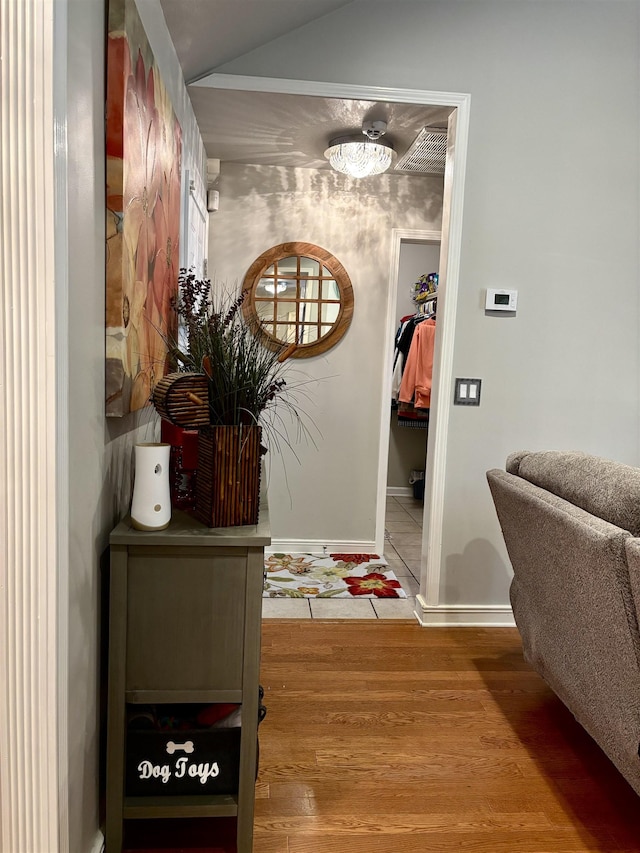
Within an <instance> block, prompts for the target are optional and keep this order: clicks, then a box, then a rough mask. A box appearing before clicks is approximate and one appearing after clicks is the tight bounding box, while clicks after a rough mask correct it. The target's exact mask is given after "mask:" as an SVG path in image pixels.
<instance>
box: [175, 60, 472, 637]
mask: <svg viewBox="0 0 640 853" xmlns="http://www.w3.org/2000/svg"><path fill="white" fill-rule="evenodd" d="M198 86H200V87H202V89H203V90H206V89H207V88H210V89H223V90H233V91H234V92H242V93H247V92H252V93H269V94H277V95H294V96H305V97H308V98H309V100H314V99H315V100H321V99H323V98H324V99H328V98H331V99H336V100H340V99H343V100H347V99H350V100H351V101H354V100H360V101H366V102H382V103H385V104H391V105H393V104H402V105H414V106H415V107H416V108H421V109H424V110H428V109H429V108H431V109H433V108H441V109H444V110H446V114H447V115H448V117H449V118H448V141H447V166H446V169H445V179H444V198H443V215H442V223H443V224H442V232H443V233H442V246H441V255H440V269H439V275H440V286H439V294H440V296H439V304H438V327H439V332H438V336H437V340H436V351H435V356H434V374H433V393H432V401H431V410H430V426H429V436H428V453H427V464H426V473H425V495H424V524H423V542H422V547H421V557H420V565H421V569H420V595H419V596H418V609H420V608H424V607H425V606H431V607H433V606H437V605H438V598H439V586H440V569H441V550H442V549H441V542H442V522H443V519H442V514H443V506H444V500H443V498H444V483H445V475H446V455H447V454H446V450H447V427H448V419H449V408H450V402H451V401H450V393H449V392H450V386H451V384H452V375H453V374H452V368H453V351H454V335H455V314H456V303H457V289H458V270H459V255H460V245H461V231H462V201H463V189H464V171H465V161H466V146H467V135H468V122H469V106H470V97H469V96H468V95H466V94H457V93H442V92H430V91H420V90H401V89H386V88H385V89H382V88H378V87H366V86H356V85H350V84H336V83H321V82H313V81H300V80H285V79H270V78H248V77H239V76H234V75H225V74H212V75H210V76H209V77H208V78H206V79H204V80H200V81H199V82H198ZM191 91H193V87H191ZM314 119H316V120H317V116H314ZM454 155H455V156H454ZM236 162H238V163H239V162H242V161H241V160H237V161H236ZM245 162H246V161H245ZM273 199H275V196H273V195H272V197H271V200H272V201H273ZM267 212H268V213H270V212H271V211H270V209H268V208H267ZM263 225H264V227H265V228H266V227H267V225H268V221H267V220H266V219H265V220H264V223H263ZM392 263H393V261H392ZM212 271H213V270H212ZM394 272H395V270H393V271H392V272H390V273H389V278H388V280H390V278H391V276H392V275H393V273H394ZM368 307H369V311H371V308H370V306H368ZM356 310H357V309H356ZM379 311H380V313H379V314H378V317H377V319H378V320H381V319H382V317H381V315H382V313H383V311H384V307H383V306H382V305H380V307H379ZM386 313H387V316H386V317H385V318H384V322H385V325H386V330H385V332H384V335H385V340H384V342H383V341H381V340H380V337H377V338H376V346H377V351H378V353H379V355H380V358H381V361H384V362H385V363H384V365H383V371H384V373H385V376H384V381H383V383H381V384H378V391H377V396H379V400H380V409H379V411H380V416H379V420H378V426H377V427H376V425H374V426H373V432H372V431H371V428H370V427H371V424H370V423H369V424H368V425H367V427H368V435H367V444H368V445H370V444H371V442H372V440H373V441H374V443H375V444H377V446H378V459H377V460H371V457H370V461H369V462H368V463H367V465H368V471H367V472H365V471H364V468H363V467H362V466H360V467H359V468H358V472H357V478H356V481H357V484H360V482H362V484H363V485H362V487H361V488H360V489H359V490H358V498H360V496H364V500H365V501H366V511H365V512H360V515H358V517H357V521H358V525H359V527H358V530H359V531H363V532H364V535H358V536H352V537H351V538H349V537H348V536H343V537H342V539H343V540H345V541H344V542H342V541H341V542H340V544H344V547H343V548H342V549H341V550H350V551H355V550H362V551H365V550H369V551H375V552H376V553H381V552H383V550H384V531H385V524H384V515H385V503H386V488H387V472H388V468H389V401H388V396H387V394H386V393H383V388H388V387H390V379H391V363H390V362H391V353H392V350H393V338H394V335H395V330H396V329H395V316H392V314H391V311H390V309H389V308H387V312H386ZM380 344H383V346H380ZM378 381H379V380H378ZM333 405H334V406H335V403H334V404H333ZM334 420H339V419H336V418H334ZM330 428H333V425H330ZM376 430H377V437H376V438H375V439H373V436H374V434H375V432H376ZM343 433H344V430H343ZM374 452H375V451H374ZM345 458H349V460H350V462H351V461H355V460H351V458H350V457H345ZM337 464H338V463H337V462H336V461H335V460H334V459H331V460H329V465H328V468H327V470H326V471H323V472H322V476H323V477H324V478H325V479H327V478H330V477H331V471H332V466H333V467H335V466H336V465H337ZM363 464H364V463H363ZM294 474H295V472H294ZM295 476H297V474H295ZM365 481H366V485H365ZM376 484H377V486H376ZM371 485H373V488H371ZM355 494H356V492H354V495H355ZM314 501H316V503H317V495H314V496H313V497H312V499H311V503H310V504H309V506H308V508H307V509H306V510H305V518H306V519H314V518H317V517H318V514H319V512H318V508H317V506H316V503H314ZM333 503H334V504H336V505H337V504H338V503H339V502H337V501H335V500H334V501H333ZM354 514H357V513H354ZM273 515H274V516H275V513H273ZM343 515H347V513H343ZM365 516H366V517H365ZM305 518H302V520H301V525H300V531H301V532H300V534H298V531H297V530H296V531H295V533H296V534H297V535H300V538H299V539H295V540H294V539H290V540H289V539H285V538H283V539H282V540H276V541H275V542H274V544H275V545H277V546H278V549H279V550H281V551H285V550H289V549H291V548H292V546H294V545H300V544H302V543H305V544H307V545H308V546H309V547H310V546H315V547H316V548H321V547H322V543H323V540H322V539H320V538H317V539H315V538H314V537H313V535H312V531H311V530H310V529H309V530H303V529H302V522H304V521H305ZM340 520H341V519H340ZM309 523H310V522H309ZM355 527H356V525H355V524H354V525H353V528H354V529H355ZM345 529H346V528H345ZM367 529H368V530H370V536H367V535H366V533H367ZM336 539H338V540H340V539H341V537H340V536H339V535H338V536H337V537H336ZM347 540H348V541H347ZM355 540H357V541H355ZM335 544H337V543H333V542H332V543H330V547H332V546H334V545H335ZM347 545H348V546H349V547H348V548H347ZM294 550H302V549H300V548H298V549H294ZM418 618H419V619H420V616H418ZM421 621H422V620H421Z"/></svg>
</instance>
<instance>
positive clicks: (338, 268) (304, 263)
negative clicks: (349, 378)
mask: <svg viewBox="0 0 640 853" xmlns="http://www.w3.org/2000/svg"><path fill="white" fill-rule="evenodd" d="M242 288H243V290H246V291H247V297H246V298H245V301H244V302H243V305H242V310H243V312H244V315H245V317H246V318H247V320H248V321H249V322H250V323H259V325H260V328H261V329H262V331H263V332H264V333H265V336H266V343H267V345H269V343H272V344H273V347H274V348H276V347H277V348H280V347H281V346H282V345H283V344H293V343H295V344H296V345H297V348H296V350H295V351H294V353H293V355H292V358H308V357H309V356H312V355H320V354H321V353H323V352H326V351H327V350H328V349H330V348H331V347H332V346H335V344H337V343H338V341H339V340H340V339H341V338H342V336H343V335H344V333H345V332H346V331H347V329H348V328H349V326H350V324H351V318H352V316H353V288H352V286H351V281H350V279H349V276H348V275H347V272H346V270H345V268H344V267H343V266H342V264H341V263H340V261H339V260H338V259H337V258H335V257H334V256H333V255H332V254H331V253H330V252H327V251H326V250H325V249H322V248H320V246H314V245H313V243H281V244H280V245H279V246H274V247H273V248H271V249H268V250H267V251H266V252H263V253H262V254H261V255H260V257H259V258H256V260H255V261H254V262H253V263H252V264H251V266H250V267H249V270H248V272H247V274H246V276H245V277H244V282H243V285H242Z"/></svg>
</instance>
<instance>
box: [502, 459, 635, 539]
mask: <svg viewBox="0 0 640 853" xmlns="http://www.w3.org/2000/svg"><path fill="white" fill-rule="evenodd" d="M507 470H508V471H509V472H510V473H511V474H516V475H518V476H519V477H522V478H523V479H525V480H528V481H529V482H530V483H533V484H534V485H536V486H539V487H540V488H542V489H546V490H547V491H549V492H551V493H552V494H554V495H558V496H559V497H561V498H564V500H566V501H569V502H570V503H572V504H575V505H576V506H579V507H580V508H581V509H584V510H586V511H587V512H590V513H591V514H592V515H595V516H597V517H598V518H602V519H604V520H605V521H608V522H610V523H611V524H615V525H616V526H617V527H621V528H622V529H623V530H628V531H629V532H630V533H631V534H632V535H633V536H640V468H633V467H631V466H630V465H623V464H622V463H621V462H612V461H610V460H609V459H602V458H601V457H599V456H591V455H590V454H588V453H582V452H581V451H577V450H574V451H560V450H547V451H538V452H532V453H529V452H526V451H520V452H518V453H512V454H511V455H510V456H509V458H508V459H507Z"/></svg>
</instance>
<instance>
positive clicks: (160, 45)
mask: <svg viewBox="0 0 640 853" xmlns="http://www.w3.org/2000/svg"><path fill="white" fill-rule="evenodd" d="M140 5H141V7H142V8H141V14H142V16H143V20H144V23H145V26H146V27H147V32H148V33H149V36H150V42H151V46H152V48H153V50H154V52H155V56H156V59H157V60H158V62H159V64H160V68H161V70H162V74H163V79H164V81H165V83H166V85H167V87H168V89H169V91H170V92H171V96H172V98H173V99H174V108H175V110H176V114H177V116H178V118H179V120H180V122H181V124H182V130H183V144H184V151H185V162H186V163H187V164H190V168H192V169H197V170H198V171H199V172H200V173H203V174H205V175H206V165H205V158H204V150H203V148H202V142H201V140H200V137H199V134H198V131H197V126H196V123H195V119H194V117H193V113H192V111H191V104H190V101H189V100H188V98H187V97H186V94H185V93H184V86H183V85H182V82H181V79H182V78H181V72H180V69H179V67H178V65H177V60H176V59H175V53H174V51H173V46H172V44H171V42H170V40H169V36H168V32H167V31H166V27H165V26H164V18H163V17H162V13H161V11H160V4H159V2H155V0H145V2H144V3H141V4H140ZM104 44H105V11H104V2H103V0H90V2H89V0H70V2H69V14H68V55H67V56H66V57H64V56H60V57H59V61H60V62H62V63H64V62H66V63H67V73H68V83H67V103H68V115H67V124H68V128H67V130H68V143H69V163H68V192H69V206H68V220H69V223H68V224H69V246H68V264H69V306H68V314H69V318H68V321H69V328H70V332H71V333H70V344H69V345H70V364H69V407H68V443H69V492H70V493H69V515H70V524H69V605H68V606H69V625H68V630H69V660H68V665H69V695H68V739H69V754H68V796H69V824H70V825H69V837H70V845H69V849H70V850H72V851H89V850H91V848H92V846H93V844H94V841H95V838H96V833H97V830H98V731H99V700H98V676H99V674H98V656H99V648H98V644H99V633H100V610H99V605H100V576H101V570H100V561H101V557H102V555H103V552H104V551H105V549H106V546H107V543H108V535H109V532H110V530H111V529H112V528H113V526H114V525H115V523H116V522H117V521H118V520H119V519H120V517H121V516H122V515H124V514H125V513H126V512H127V510H128V507H129V501H130V489H131V456H132V447H133V444H134V443H136V442H137V441H144V440H146V441H148V440H151V439H152V438H153V436H154V432H155V419H154V418H153V417H151V413H150V412H146V413H143V414H137V415H131V416H129V417H127V418H123V419H121V420H118V421H114V419H109V420H108V421H107V419H106V418H105V414H104V335H105V327H104V322H105V320H104V272H105V259H104V246H105V222H104V207H105V190H104V187H105V176H104V157H105V155H104ZM203 169H204V172H203V171H202V170H203Z"/></svg>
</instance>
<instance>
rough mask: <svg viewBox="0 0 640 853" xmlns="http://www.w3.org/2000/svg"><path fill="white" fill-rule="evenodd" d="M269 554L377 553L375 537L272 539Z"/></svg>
mask: <svg viewBox="0 0 640 853" xmlns="http://www.w3.org/2000/svg"><path fill="white" fill-rule="evenodd" d="M265 553H267V554H318V555H321V554H327V555H328V554H377V553H378V552H377V551H376V543H375V542H374V541H373V539H370V540H366V541H360V542H340V541H335V540H334V541H330V540H326V539H325V540H323V539H272V540H271V545H269V547H268V548H265Z"/></svg>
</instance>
